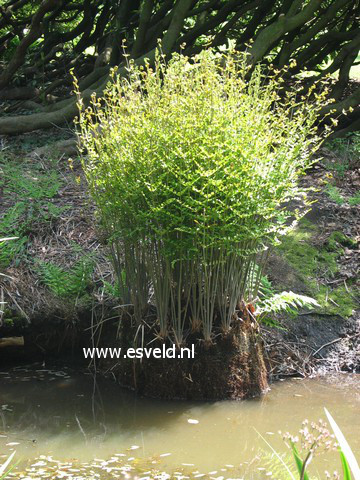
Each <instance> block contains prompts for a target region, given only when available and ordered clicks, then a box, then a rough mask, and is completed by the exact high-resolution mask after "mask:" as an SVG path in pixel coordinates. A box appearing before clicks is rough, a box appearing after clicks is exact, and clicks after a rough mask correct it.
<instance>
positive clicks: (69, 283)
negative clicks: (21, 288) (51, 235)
mask: <svg viewBox="0 0 360 480" xmlns="http://www.w3.org/2000/svg"><path fill="white" fill-rule="evenodd" d="M36 269H37V272H38V275H39V276H40V279H41V281H42V283H43V284H44V285H46V286H47V287H48V288H49V289H50V290H51V291H52V292H53V293H54V294H55V295H56V296H57V297H77V296H81V295H83V294H84V293H85V291H86V288H87V287H88V286H89V284H90V280H91V274H92V272H93V269H94V265H93V262H92V260H90V259H88V258H83V259H81V260H79V261H78V262H77V263H76V264H75V265H74V266H73V268H72V269H71V270H70V271H68V270H64V269H63V268H61V267H59V266H58V265H55V264H54V263H51V262H38V263H37V266H36Z"/></svg>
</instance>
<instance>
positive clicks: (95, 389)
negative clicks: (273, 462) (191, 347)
mask: <svg viewBox="0 0 360 480" xmlns="http://www.w3.org/2000/svg"><path fill="white" fill-rule="evenodd" d="M324 406H326V407H327V408H328V410H329V411H330V412H331V413H332V414H333V416H334V417H335V419H336V420H337V422H338V424H339V425H340V427H341V428H342V430H343V433H344V434H345V436H346V438H347V439H348V441H349V443H350V445H351V447H352V448H353V451H354V453H355V454H356V455H357V456H358V458H359V457H360V377H359V376H356V375H338V376H333V377H328V378H326V379H325V378H323V379H308V380H294V379H293V380H287V381H283V382H278V383H276V384H275V385H273V386H272V388H271V391H270V392H269V393H268V394H266V395H265V396H264V397H263V398H261V399H254V400H248V401H243V402H209V403H189V402H176V401H174V402H164V401H155V400H149V399H143V398H138V397H136V396H135V395H133V394H132V393H130V392H128V391H125V390H122V389H121V388H119V387H118V386H116V385H115V384H113V383H112V382H110V381H105V380H97V381H96V380H95V379H94V377H93V376H92V375H91V374H89V373H81V374H79V373H74V372H72V371H71V370H69V369H64V368H61V369H60V368H52V369H51V368H46V367H43V366H40V365H34V366H31V367H22V368H15V369H12V370H8V371H1V372H0V454H6V453H8V452H10V451H11V450H12V449H15V448H16V450H17V455H18V456H19V457H21V458H22V459H32V458H36V457H38V456H39V455H53V456H54V457H56V458H57V459H64V460H66V459H74V458H76V459H79V460H80V461H88V460H90V459H93V458H101V459H103V458H108V457H110V456H111V455H113V454H115V453H121V452H125V453H126V454H127V455H133V456H136V457H149V456H154V455H155V456H159V455H162V457H160V458H161V459H162V467H163V468H164V469H169V468H174V467H178V466H179V465H182V464H194V465H195V466H196V468H197V469H198V470H197V471H200V472H206V473H208V472H210V471H215V470H216V471H218V472H221V468H223V469H224V470H223V471H225V470H226V469H228V468H231V467H230V466H231V465H234V466H235V467H236V466H238V465H239V464H245V465H246V464H248V463H246V462H254V459H257V457H258V456H261V455H265V457H263V458H265V460H264V461H265V463H266V455H267V454H266V452H268V453H269V449H268V447H267V446H266V444H265V442H264V441H263V440H262V439H261V438H260V437H259V436H258V434H257V433H256V430H257V431H258V432H260V433H261V435H263V437H264V438H266V440H267V441H268V442H269V443H270V444H271V445H272V446H273V447H274V448H275V449H277V450H278V451H280V452H283V451H286V447H285V446H284V443H283V441H282V439H281V437H280V435H279V434H278V431H279V430H281V431H283V432H285V431H290V432H291V433H294V434H295V433H296V432H297V431H298V430H299V428H300V426H301V422H302V421H303V420H304V419H305V418H307V419H309V420H310V421H317V420H318V419H319V418H323V419H324V413H323V407H324ZM127 449H130V450H127ZM264 452H265V454H264ZM169 454H170V455H169ZM325 457H330V459H329V458H325ZM334 459H335V460H334ZM0 460H1V459H0ZM320 463H321V465H320V466H321V469H323V467H324V468H327V469H329V470H333V469H334V468H339V464H338V463H337V455H336V454H335V455H330V456H329V455H327V456H324V458H323V459H322V460H320ZM260 464H261V461H259V462H257V463H256V465H260ZM188 467H189V468H192V465H189V466H188ZM215 476H216V475H215Z"/></svg>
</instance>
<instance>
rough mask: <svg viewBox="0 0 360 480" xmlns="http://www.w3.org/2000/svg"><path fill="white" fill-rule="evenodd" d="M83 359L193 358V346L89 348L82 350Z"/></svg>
mask: <svg viewBox="0 0 360 480" xmlns="http://www.w3.org/2000/svg"><path fill="white" fill-rule="evenodd" d="M83 353H84V357H85V358H90V359H99V358H119V359H120V358H140V359H141V358H151V357H153V358H158V359H162V358H194V356H195V345H192V346H191V348H187V347H181V348H178V349H177V348H176V346H175V345H172V346H171V347H167V346H166V345H163V346H162V347H161V348H160V347H138V348H127V349H122V348H121V347H118V348H111V347H105V348H98V347H89V348H83Z"/></svg>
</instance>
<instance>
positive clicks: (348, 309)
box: [316, 285, 358, 318]
mask: <svg viewBox="0 0 360 480" xmlns="http://www.w3.org/2000/svg"><path fill="white" fill-rule="evenodd" d="M348 290H349V291H347V290H346V288H345V286H340V287H337V288H334V289H332V290H329V289H328V288H327V287H326V286H325V285H321V286H320V288H319V292H318V294H317V296H316V299H317V301H318V302H319V304H320V305H321V306H322V309H321V312H323V313H328V314H332V315H340V316H341V317H345V318H346V317H350V315H352V313H353V310H355V309H356V308H357V306H358V304H357V302H356V301H355V299H354V291H353V289H352V288H351V287H348Z"/></svg>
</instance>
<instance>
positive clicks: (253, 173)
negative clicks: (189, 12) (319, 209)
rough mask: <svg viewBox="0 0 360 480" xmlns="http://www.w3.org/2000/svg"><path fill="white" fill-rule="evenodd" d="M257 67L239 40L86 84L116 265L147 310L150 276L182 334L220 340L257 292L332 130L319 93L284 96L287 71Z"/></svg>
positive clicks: (90, 169) (167, 319)
mask: <svg viewBox="0 0 360 480" xmlns="http://www.w3.org/2000/svg"><path fill="white" fill-rule="evenodd" d="M221 65H223V66H221ZM247 74H248V69H247V66H246V57H245V56H244V55H241V54H236V55H235V54H234V53H233V52H230V53H228V54H226V55H225V56H223V57H221V56H220V55H216V54H214V53H213V52H212V51H205V52H203V53H202V54H200V55H198V56H196V57H195V58H193V59H192V61H191V62H190V61H189V59H188V58H187V57H185V56H182V55H174V56H173V58H172V59H171V61H170V62H169V63H168V64H165V63H164V62H163V61H162V59H161V58H160V56H159V55H158V57H157V60H156V68H155V69H154V70H152V69H151V68H150V67H149V66H148V65H146V66H145V68H138V67H136V66H135V65H134V63H130V65H129V67H128V76H127V78H119V77H118V76H116V73H115V72H114V78H113V82H112V83H110V84H109V85H108V87H107V89H106V91H105V94H104V99H103V100H99V99H96V98H95V97H93V100H92V104H91V106H90V107H88V108H87V109H85V110H84V109H82V103H81V102H82V101H81V98H80V97H79V106H80V108H81V114H80V120H79V136H80V140H81V143H82V145H83V147H84V148H86V151H87V155H86V156H84V157H83V166H84V171H85V174H86V177H87V180H88V183H89V187H90V192H91V194H92V196H93V199H94V200H95V202H96V205H97V208H98V213H99V216H100V219H101V226H102V228H103V230H104V231H105V233H106V235H107V238H108V240H109V243H110V245H111V248H112V252H113V259H114V265H115V268H116V271H117V272H122V271H123V270H125V272H126V275H125V285H124V287H126V288H125V290H126V291H127V292H128V295H129V300H130V301H131V303H133V304H134V306H135V314H136V317H137V319H138V320H140V318H141V314H142V312H143V311H144V308H145V306H146V304H147V302H148V300H149V291H150V287H152V288H153V290H154V298H155V304H156V307H157V311H158V317H159V322H160V334H161V335H164V336H165V335H167V334H168V333H169V332H171V334H173V336H174V339H175V341H176V342H177V343H181V342H182V341H183V339H184V331H185V330H186V329H188V328H189V327H190V328H191V329H193V330H194V329H196V328H200V329H201V331H202V334H203V337H204V338H205V340H206V341H211V339H212V337H213V334H214V329H215V328H221V330H222V331H228V330H229V329H230V325H231V320H232V317H233V314H234V311H235V309H236V305H237V304H238V302H239V300H245V301H251V300H252V299H254V298H255V297H256V295H257V289H258V286H259V280H260V277H261V270H262V268H263V264H264V261H265V257H266V255H265V254H263V253H264V252H265V250H266V248H267V247H268V246H269V245H272V244H276V243H277V242H278V240H279V237H280V236H281V235H282V234H284V232H285V231H287V230H288V228H289V227H287V226H286V225H287V224H286V222H287V220H289V219H290V217H293V216H294V213H293V212H290V211H289V210H287V209H286V207H285V206H284V205H285V204H286V202H288V201H289V200H291V199H293V198H295V197H298V196H300V195H303V194H304V190H303V188H302V187H300V186H299V185H298V178H299V176H300V175H301V174H302V173H303V172H304V170H305V169H306V168H307V167H308V166H309V165H310V164H311V160H310V158H311V154H312V153H313V152H314V151H315V150H316V149H317V148H318V146H319V145H320V143H321V139H320V138H319V137H318V136H317V135H316V133H315V127H314V126H315V122H316V119H317V116H318V111H319V109H320V108H321V104H322V97H321V96H319V97H317V102H315V103H314V102H311V101H309V98H306V99H304V100H302V101H300V102H299V101H298V99H297V98H296V92H295V90H294V91H292V92H288V94H287V95H286V97H285V98H280V96H279V90H280V88H281V81H282V78H281V77H280V76H279V75H278V73H273V74H272V75H270V76H268V77H267V78H264V75H263V73H262V71H261V68H260V67H257V68H256V69H255V71H254V72H253V74H252V76H251V79H250V80H247V79H246V78H247ZM100 132H101V133H100ZM300 216H301V214H300V212H298V211H297V212H295V217H297V218H299V217H300ZM122 254H123V255H122ZM119 283H120V284H122V283H123V279H122V278H119ZM215 312H216V313H217V315H215ZM215 317H216V318H218V319H219V320H218V324H217V325H216V324H215V323H214V320H215ZM187 322H189V323H187Z"/></svg>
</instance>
